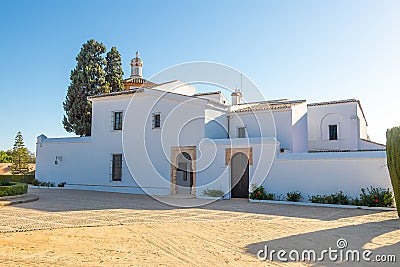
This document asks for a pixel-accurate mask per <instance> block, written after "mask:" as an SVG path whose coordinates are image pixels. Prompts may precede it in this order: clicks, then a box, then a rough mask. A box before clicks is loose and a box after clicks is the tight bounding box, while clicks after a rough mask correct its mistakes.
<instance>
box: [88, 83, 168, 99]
mask: <svg viewBox="0 0 400 267" xmlns="http://www.w3.org/2000/svg"><path fill="white" fill-rule="evenodd" d="M172 82H176V80H173V81H169V82H165V83H160V84H154V85H152V86H149V87H138V88H135V89H128V90H124V91H119V92H112V93H104V94H98V95H94V96H89V97H88V99H89V100H90V99H95V98H101V97H107V96H118V95H130V94H135V93H139V92H142V90H143V89H144V88H146V89H152V88H155V87H157V86H160V85H163V84H168V83H172Z"/></svg>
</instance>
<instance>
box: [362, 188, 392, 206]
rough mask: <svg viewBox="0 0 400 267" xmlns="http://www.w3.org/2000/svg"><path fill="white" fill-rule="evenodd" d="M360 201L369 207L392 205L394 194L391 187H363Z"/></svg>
mask: <svg viewBox="0 0 400 267" xmlns="http://www.w3.org/2000/svg"><path fill="white" fill-rule="evenodd" d="M360 203H361V205H362V206H368V207H391V206H393V195H392V192H390V190H389V189H382V188H373V187H372V186H371V187H370V188H367V189H364V188H362V189H361V194H360Z"/></svg>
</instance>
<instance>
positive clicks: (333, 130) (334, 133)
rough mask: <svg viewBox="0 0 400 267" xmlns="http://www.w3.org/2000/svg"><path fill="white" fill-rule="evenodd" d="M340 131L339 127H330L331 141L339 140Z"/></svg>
mask: <svg viewBox="0 0 400 267" xmlns="http://www.w3.org/2000/svg"><path fill="white" fill-rule="evenodd" d="M337 133H338V131H337V125H336V124H335V125H329V140H337V139H338V134H337Z"/></svg>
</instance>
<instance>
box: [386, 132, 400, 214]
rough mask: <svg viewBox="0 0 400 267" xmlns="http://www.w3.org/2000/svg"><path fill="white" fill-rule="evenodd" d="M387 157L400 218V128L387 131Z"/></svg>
mask: <svg viewBox="0 0 400 267" xmlns="http://www.w3.org/2000/svg"><path fill="white" fill-rule="evenodd" d="M386 156H387V157H386V158H387V166H388V169H389V174H390V180H391V182H392V186H393V191H394V199H395V200H396V208H397V214H398V216H399V217H400V160H399V159H400V127H394V128H392V129H389V130H387V131H386Z"/></svg>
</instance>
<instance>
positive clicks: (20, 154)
mask: <svg viewBox="0 0 400 267" xmlns="http://www.w3.org/2000/svg"><path fill="white" fill-rule="evenodd" d="M12 151H13V153H12V165H11V168H10V170H11V172H12V173H13V174H25V173H27V172H28V171H29V165H28V162H29V153H28V149H27V148H26V147H25V145H24V139H23V137H22V134H21V132H18V133H17V135H16V136H15V142H14V147H13V150H12Z"/></svg>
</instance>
